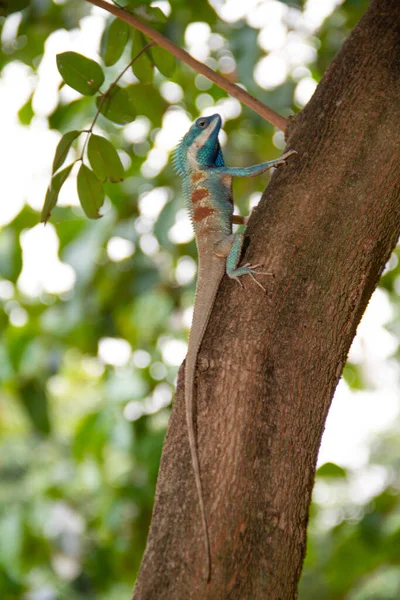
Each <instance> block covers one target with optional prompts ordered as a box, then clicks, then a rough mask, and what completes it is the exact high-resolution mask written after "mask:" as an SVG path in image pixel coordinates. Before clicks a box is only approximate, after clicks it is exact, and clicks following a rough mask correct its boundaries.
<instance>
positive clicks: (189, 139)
mask: <svg viewBox="0 0 400 600" xmlns="http://www.w3.org/2000/svg"><path fill="white" fill-rule="evenodd" d="M220 129H221V117H220V116H219V115H218V114H216V115H212V116H211V117H200V118H199V119H197V120H196V121H195V122H194V124H193V125H192V127H191V128H190V129H189V131H188V132H187V134H186V135H185V136H184V138H183V139H182V141H181V143H180V144H179V146H178V147H177V149H176V150H175V154H174V166H175V169H176V171H177V173H178V174H179V175H181V176H182V181H183V191H184V196H185V203H186V206H187V208H188V210H189V213H190V217H191V220H192V223H193V227H194V231H195V237H196V244H197V249H198V256H199V258H198V260H199V272H198V277H197V285H196V298H195V305H194V313H193V322H192V328H191V330H190V335H189V347H188V353H187V356H186V361H185V404H186V421H187V428H188V436H189V446H190V453H191V457H192V464H193V471H194V475H195V480H196V488H197V493H198V497H199V505H200V513H201V519H202V524H203V530H204V543H205V550H206V576H207V581H209V580H210V578H211V554H210V539H209V533H208V525H207V518H206V511H205V507H204V500H203V490H202V484H201V477H200V465H199V458H198V454H197V448H196V439H195V435H194V425H193V404H194V399H193V396H194V378H195V371H196V362H197V356H198V353H199V350H200V346H201V343H202V340H203V336H204V333H205V330H206V327H207V324H208V320H209V317H210V314H211V310H212V307H213V305H214V301H215V297H216V295H217V291H218V288H219V285H220V282H221V279H222V277H223V276H224V274H225V273H226V274H227V275H228V276H229V277H231V278H232V279H236V281H239V279H238V278H239V277H241V276H242V275H250V277H252V279H254V281H255V282H256V283H257V284H258V285H259V286H260V287H261V288H262V289H263V290H264V288H263V286H262V285H261V284H260V283H259V282H258V281H257V280H256V278H255V277H254V273H257V271H256V270H255V269H256V267H257V265H253V266H252V265H250V264H246V265H244V266H242V267H238V264H239V260H240V254H241V250H242V244H243V239H244V236H243V234H241V233H235V234H233V233H232V222H233V220H235V222H238V221H241V219H238V218H234V217H233V199H232V178H233V177H254V176H255V175H259V174H260V173H263V172H264V171H266V170H267V169H270V168H271V167H276V166H278V165H282V164H285V162H286V159H287V158H288V157H289V156H290V155H292V154H295V150H290V151H289V152H286V154H283V155H282V156H281V157H280V158H278V159H276V160H272V161H270V162H265V163H261V164H260V165H254V166H252V167H245V168H229V167H225V164H224V160H223V156H222V152H221V148H220V145H219V142H218V133H219V131H220ZM242 222H243V221H242Z"/></svg>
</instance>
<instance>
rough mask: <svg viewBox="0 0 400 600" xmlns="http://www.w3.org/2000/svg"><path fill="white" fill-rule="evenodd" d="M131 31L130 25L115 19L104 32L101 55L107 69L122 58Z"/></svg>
mask: <svg viewBox="0 0 400 600" xmlns="http://www.w3.org/2000/svg"><path fill="white" fill-rule="evenodd" d="M130 30H131V28H130V27H129V25H128V23H125V21H121V20H120V19H114V20H113V21H112V22H111V24H110V26H109V27H107V29H106V30H105V31H104V34H103V37H102V40H101V49H102V52H101V55H102V57H103V59H104V64H105V65H106V66H107V67H109V66H111V65H114V64H115V63H116V62H117V60H118V59H119V58H121V56H122V53H123V51H124V50H125V46H126V44H127V43H128V40H129V34H130Z"/></svg>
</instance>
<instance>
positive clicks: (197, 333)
mask: <svg viewBox="0 0 400 600" xmlns="http://www.w3.org/2000/svg"><path fill="white" fill-rule="evenodd" d="M218 267H220V265H218ZM223 274H224V266H223V265H221V268H218V269H215V267H214V269H212V270H210V271H208V272H207V269H203V268H201V267H200V269H199V275H198V280H197V288H196V300H195V305H194V313H193V322H192V328H191V330H190V335H189V347H188V353H187V356H186V362H185V404H186V421H187V429H188V436H189V447H190V454H191V458H192V465H193V471H194V476H195V481H196V488H197V495H198V498H199V505H200V514H201V521H202V526H203V531H204V545H205V551H206V576H207V581H210V579H211V552H210V538H209V533H208V525H207V518H206V511H205V507H204V498H203V487H202V484H201V476H200V464H199V456H198V452H197V446H196V438H195V434H194V423H193V405H194V402H193V397H194V377H195V372H196V363H197V356H198V353H199V350H200V346H201V343H202V341H203V336H204V333H205V331H206V328H207V324H208V320H209V318H210V314H211V310H212V307H213V304H214V301H215V297H216V295H217V291H218V288H219V284H220V281H221V279H222V276H223Z"/></svg>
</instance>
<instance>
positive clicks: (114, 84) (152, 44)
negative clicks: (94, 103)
mask: <svg viewBox="0 0 400 600" xmlns="http://www.w3.org/2000/svg"><path fill="white" fill-rule="evenodd" d="M152 46H156V44H155V42H149V43H148V44H146V45H145V46H143V48H142V49H141V50H140V51H139V52H138V53H137V54H136V55H135V56H134V57H133V58H132V60H131V61H130V62H129V63H128V64H127V65H126V67H125V69H124V70H123V71H121V73H120V74H119V75H118V77H117V78H116V79H115V80H114V81H113V82H112V84H111V85H110V87H109V88H108V89H107V91H106V92H104V94H102V96H101V99H100V102H99V106H98V107H97V112H96V114H95V115H94V119H93V121H92V124H91V126H90V127H89V129H88V130H87V131H86V133H87V136H86V139H85V142H84V144H83V148H82V153H81V156H80V158H78V159H77V160H83V155H84V152H85V148H86V144H87V143H88V140H89V137H90V134H91V133H92V132H93V127H94V126H95V124H96V121H97V119H98V117H99V114H100V111H101V107H102V106H103V104H104V102H105V101H106V98H108V96H109V95H110V92H111V90H112V89H113V88H114V87H115V86H116V85H117V83H118V81H119V80H120V79H121V77H122V75H124V73H126V72H127V70H128V69H129V68H130V67H131V66H132V65H133V63H134V62H135V60H137V59H138V58H139V56H142V54H143V53H144V52H146V50H148V49H149V48H151V47H152Z"/></svg>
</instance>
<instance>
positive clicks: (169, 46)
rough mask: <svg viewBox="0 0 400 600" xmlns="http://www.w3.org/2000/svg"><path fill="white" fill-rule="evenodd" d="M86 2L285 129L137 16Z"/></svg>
mask: <svg viewBox="0 0 400 600" xmlns="http://www.w3.org/2000/svg"><path fill="white" fill-rule="evenodd" d="M87 2H90V4H94V5H95V6H98V7H99V8H103V9H104V10H106V11H108V12H109V13H111V14H113V15H115V16H116V17H118V19H121V21H125V23H128V25H131V27H134V28H135V29H138V30H139V31H141V32H142V33H143V34H144V35H147V37H149V38H150V39H151V40H153V42H155V43H156V44H158V45H159V46H161V48H164V49H165V50H167V51H168V52H170V53H171V54H173V55H174V56H175V57H176V58H177V59H178V60H180V61H182V62H184V63H186V64H187V65H189V67H191V68H192V69H194V70H195V71H197V72H198V73H201V74H202V75H204V76H205V77H207V79H210V80H211V81H213V82H214V83H215V84H216V85H218V86H219V87H220V88H222V89H223V90H225V91H226V92H228V94H230V95H231V96H233V97H234V98H237V99H238V100H239V101H240V102H243V104H245V105H246V106H248V107H249V108H251V109H252V110H254V112H256V113H257V114H258V115H260V116H261V117H263V119H265V120H266V121H268V122H269V123H271V124H272V125H274V126H275V127H277V128H278V129H280V130H281V131H285V129H286V125H287V120H286V119H285V118H284V117H281V115H278V113H276V112H275V111H273V110H272V109H271V108H268V106H265V104H263V103H262V102H260V101H259V100H257V98H254V96H252V95H251V94H249V93H248V92H246V91H245V90H243V89H242V88H241V87H239V86H238V85H236V84H234V83H232V82H230V81H228V79H226V78H225V77H223V76H222V75H220V74H219V73H216V72H215V71H213V70H212V69H210V68H209V67H207V65H205V64H203V63H200V62H199V61H198V60H196V59H195V58H193V57H192V56H190V54H189V53H188V52H186V51H185V50H183V49H182V48H180V47H179V46H177V45H176V44H174V43H173V42H171V41H170V40H169V39H168V38H166V37H165V36H164V35H163V34H162V33H160V32H159V31H156V30H155V29H153V28H152V27H150V26H149V25H147V23H144V22H143V21H141V20H140V19H138V18H137V17H135V16H133V15H132V14H131V13H128V12H127V11H126V10H123V9H121V8H118V7H117V6H114V5H113V4H110V3H109V2H105V0H87Z"/></svg>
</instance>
